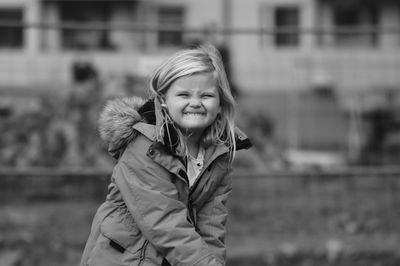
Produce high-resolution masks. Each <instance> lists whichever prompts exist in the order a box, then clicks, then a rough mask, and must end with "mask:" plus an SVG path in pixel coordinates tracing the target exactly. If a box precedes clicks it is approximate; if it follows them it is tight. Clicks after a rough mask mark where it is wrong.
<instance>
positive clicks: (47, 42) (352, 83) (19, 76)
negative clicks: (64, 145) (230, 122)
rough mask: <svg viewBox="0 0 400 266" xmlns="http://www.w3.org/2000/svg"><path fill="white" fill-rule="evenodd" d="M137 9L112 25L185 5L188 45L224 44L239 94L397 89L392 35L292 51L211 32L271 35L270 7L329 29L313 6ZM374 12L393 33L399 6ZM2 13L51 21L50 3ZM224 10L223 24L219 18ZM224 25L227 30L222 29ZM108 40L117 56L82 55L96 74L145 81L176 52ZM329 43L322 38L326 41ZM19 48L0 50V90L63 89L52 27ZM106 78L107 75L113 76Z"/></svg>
mask: <svg viewBox="0 0 400 266" xmlns="http://www.w3.org/2000/svg"><path fill="white" fill-rule="evenodd" d="M139 3H140V5H142V6H141V8H137V9H134V10H132V12H130V10H124V9H123V8H117V9H116V12H115V13H114V15H113V18H112V23H111V25H116V24H117V23H135V22H137V23H142V22H145V23H147V24H148V25H151V24H152V23H154V18H155V15H154V14H155V12H156V9H157V7H158V6H159V5H162V6H176V5H181V6H184V7H185V10H186V13H185V21H184V22H185V23H184V25H185V27H188V28H194V29H199V28H205V29H207V30H208V31H209V34H208V35H207V34H205V33H204V32H199V33H192V34H189V35H187V36H186V37H187V40H195V39H199V38H204V37H206V40H208V41H212V42H214V43H216V44H221V43H223V42H224V41H227V40H228V41H229V42H228V43H227V44H228V46H229V47H230V48H231V58H230V59H231V60H230V61H231V63H232V72H233V75H232V77H233V78H234V81H235V83H236V84H237V86H238V87H239V89H241V90H242V91H243V92H244V93H246V92H264V91H281V90H285V91H286V90H287V91H292V90H306V89H309V88H310V87H313V86H319V85H324V84H325V85H326V84H328V85H332V86H334V87H335V88H336V89H338V90H341V91H345V90H363V89H371V88H372V89H373V88H381V87H396V86H399V84H400V75H398V71H399V68H400V53H398V50H399V49H400V37H399V34H383V35H382V36H381V37H380V38H381V42H380V44H379V46H378V47H373V48H371V47H370V48H368V47H355V48H352V49H347V48H337V47H334V46H327V47H320V46H318V44H317V39H316V38H315V36H314V35H313V34H303V35H301V36H300V44H299V46H297V47H285V48H278V47H276V46H275V45H274V43H273V38H272V35H265V36H261V35H258V34H256V32H254V31H253V32H252V33H251V34H249V33H241V34H233V35H230V36H229V38H226V36H224V35H216V34H213V33H212V32H213V29H217V30H218V29H222V28H223V27H224V26H230V27H231V28H232V29H237V28H239V29H253V30H254V29H257V28H259V27H266V28H269V29H273V21H274V18H273V10H274V8H275V7H277V6H291V5H295V6H298V7H299V8H300V23H299V27H302V28H306V29H307V28H313V27H316V26H324V27H327V28H328V29H329V28H330V27H332V17H331V15H332V12H331V7H330V6H329V5H327V4H321V3H322V2H319V1H317V0H247V1H242V0H229V1H227V0H203V1H198V0H152V1H139ZM385 3H387V4H385V5H384V6H383V8H382V10H381V24H380V25H381V26H382V27H399V26H400V22H399V21H400V14H399V13H400V11H399V7H398V5H397V6H396V5H395V4H394V3H392V4H390V1H389V2H385ZM0 6H1V7H10V6H11V7H21V8H23V9H24V22H33V23H36V22H40V21H44V22H49V23H58V22H59V17H58V15H57V8H56V6H55V4H54V2H46V4H44V2H42V1H41V0H0ZM227 10H228V11H230V12H231V14H228V15H229V21H228V22H227V14H226V12H227ZM227 23H228V25H227ZM229 23H230V25H229ZM112 38H113V40H115V42H116V43H117V44H118V51H95V52H92V53H90V55H88V56H89V57H90V58H91V59H92V60H94V62H95V63H96V64H98V65H99V68H100V70H101V71H104V72H105V73H109V72H110V71H111V72H112V73H117V72H118V71H123V72H124V73H125V72H130V73H134V74H139V75H146V74H147V73H149V71H150V70H151V69H152V68H154V66H155V65H156V64H158V62H159V61H160V60H162V58H164V57H165V56H166V55H167V54H170V53H171V52H172V51H174V50H175V49H176V48H171V49H159V47H157V42H156V41H157V40H156V38H155V33H154V32H150V33H140V32H137V33H130V34H127V32H125V31H117V32H113V33H112ZM328 38H329V36H328ZM24 39H25V46H24V48H23V49H22V50H11V51H10V50H0V84H6V85H9V84H11V85H15V86H28V85H31V84H44V83H46V82H47V83H57V82H61V83H64V84H68V82H69V79H70V77H69V73H68V71H69V66H70V64H71V61H72V60H74V58H76V57H77V56H79V55H77V54H76V53H74V52H70V51H62V50H61V49H60V46H61V44H60V42H61V40H60V33H59V31H58V30H57V29H47V30H46V31H40V30H39V29H38V28H35V27H30V28H28V29H27V30H25V31H24ZM112 73H111V74H112Z"/></svg>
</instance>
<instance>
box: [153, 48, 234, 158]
mask: <svg viewBox="0 0 400 266" xmlns="http://www.w3.org/2000/svg"><path fill="white" fill-rule="evenodd" d="M198 73H216V78H217V85H218V86H217V87H218V92H219V95H220V106H221V111H220V114H219V115H218V116H217V118H216V120H215V121H214V122H213V123H212V124H211V125H210V126H209V127H208V128H207V129H206V130H205V131H204V133H203V136H202V139H201V144H202V145H203V146H204V147H208V146H210V145H218V144H221V143H223V144H225V145H226V146H228V148H229V159H230V162H232V161H233V158H234V155H235V150H236V143H235V122H234V116H235V106H236V103H235V99H234V98H233V96H232V93H231V88H230V86H229V82H228V79H227V76H226V72H225V69H224V66H223V63H222V59H221V55H220V53H219V52H218V50H217V49H216V48H215V47H214V46H212V45H210V44H207V45H200V46H198V47H196V48H192V49H190V48H189V49H184V50H181V51H178V52H176V53H175V54H173V55H172V56H171V57H169V58H168V59H167V60H165V61H164V62H163V63H162V64H161V65H160V66H159V67H158V68H157V69H156V70H155V72H154V74H153V76H152V78H151V80H150V93H151V96H152V98H154V100H155V102H156V112H157V109H160V108H161V106H160V105H161V103H163V101H164V97H165V94H166V92H167V90H168V89H169V87H170V86H171V84H172V83H173V82H174V81H175V80H177V79H179V78H181V77H184V76H189V75H193V74H198ZM157 102H158V104H157ZM157 106H158V108H157ZM158 111H159V113H160V114H162V117H163V120H164V121H163V122H162V125H161V127H163V126H165V125H166V124H167V123H168V122H172V123H173V121H172V120H171V118H170V117H169V115H168V114H167V112H161V111H160V110H158ZM175 129H176V130H177V132H178V135H179V139H180V140H179V141H180V145H181V148H182V150H183V152H187V147H186V144H185V143H184V142H183V138H182V136H183V133H182V132H181V131H180V130H179V128H178V127H175ZM162 132H163V130H162V128H158V130H157V139H158V140H161V139H162V138H163V136H162V134H163V133H162ZM167 134H169V133H168V132H167Z"/></svg>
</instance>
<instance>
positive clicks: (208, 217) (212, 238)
mask: <svg viewBox="0 0 400 266" xmlns="http://www.w3.org/2000/svg"><path fill="white" fill-rule="evenodd" d="M231 191H232V177H231V176H230V175H229V174H226V175H225V176H224V177H223V179H222V181H221V183H220V184H219V186H218V188H217V189H216V191H215V192H214V193H213V196H212V197H211V198H210V200H209V201H207V202H206V203H205V205H204V206H203V207H202V208H201V210H200V211H199V212H198V213H197V227H198V229H199V233H200V235H201V237H202V238H203V239H204V240H205V241H206V243H207V244H208V245H209V247H210V248H212V249H213V250H214V252H215V253H216V254H217V256H218V257H219V259H220V260H222V261H225V260H226V248H225V234H226V228H225V225H226V221H227V216H228V209H227V206H226V203H227V199H228V196H229V194H230V193H231Z"/></svg>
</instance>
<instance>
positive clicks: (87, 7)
mask: <svg viewBox="0 0 400 266" xmlns="http://www.w3.org/2000/svg"><path fill="white" fill-rule="evenodd" d="M78 10H79V12H77V11H78ZM111 12H112V8H111V5H110V2H101V1H96V2H90V1H82V2H79V1H71V2H62V3H61V6H60V14H61V21H62V22H67V23H79V24H80V25H82V26H86V27H90V26H91V25H95V24H96V23H100V24H102V25H103V24H104V23H107V22H109V21H110V17H111ZM110 34H111V32H110V30H108V29H105V30H87V29H82V30H79V29H63V30H62V32H61V36H62V46H63V48H64V49H99V50H107V49H112V48H113V45H112V43H111V40H110V39H111V38H110Z"/></svg>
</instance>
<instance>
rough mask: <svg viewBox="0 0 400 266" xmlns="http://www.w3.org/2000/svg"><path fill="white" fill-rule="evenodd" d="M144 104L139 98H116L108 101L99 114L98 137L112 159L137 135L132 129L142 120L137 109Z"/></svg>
mask: <svg viewBox="0 0 400 266" xmlns="http://www.w3.org/2000/svg"><path fill="white" fill-rule="evenodd" d="M145 102H146V100H144V99H142V98H140V97H126V98H117V99H113V100H109V101H108V102H107V103H106V104H105V106H104V108H103V110H102V111H101V112H100V117H99V121H98V128H99V133H100V137H101V139H102V140H103V141H104V142H105V143H106V144H107V145H108V151H109V152H110V153H111V155H112V156H113V157H115V158H118V157H119V155H120V151H121V150H123V149H125V147H126V145H128V143H129V142H131V141H132V140H133V139H134V138H135V137H136V135H137V134H138V133H137V132H136V131H135V130H133V129H132V127H133V126H134V125H135V124H136V123H138V122H141V121H143V120H144V118H143V117H142V115H141V114H140V113H139V109H140V108H141V107H142V106H143V105H144V104H145Z"/></svg>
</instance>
